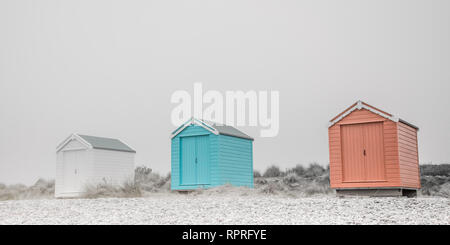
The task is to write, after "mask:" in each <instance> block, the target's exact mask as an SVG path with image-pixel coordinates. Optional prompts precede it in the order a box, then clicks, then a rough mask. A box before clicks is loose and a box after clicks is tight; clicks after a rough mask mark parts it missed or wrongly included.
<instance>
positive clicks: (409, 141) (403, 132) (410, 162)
mask: <svg viewBox="0 0 450 245" xmlns="http://www.w3.org/2000/svg"><path fill="white" fill-rule="evenodd" d="M398 142H399V143H398V144H399V153H398V155H399V162H400V176H401V179H402V185H403V186H405V187H411V188H420V172H419V171H420V170H419V156H418V150H417V149H418V146H417V130H416V129H414V128H412V127H411V126H408V125H406V124H404V123H402V122H399V123H398Z"/></svg>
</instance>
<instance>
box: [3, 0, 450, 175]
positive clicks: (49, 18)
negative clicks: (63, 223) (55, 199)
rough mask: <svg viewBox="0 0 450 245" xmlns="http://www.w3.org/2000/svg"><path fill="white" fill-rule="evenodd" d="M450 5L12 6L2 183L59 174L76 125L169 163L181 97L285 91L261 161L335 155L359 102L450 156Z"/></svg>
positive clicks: (7, 10) (413, 0) (425, 147)
mask: <svg viewBox="0 0 450 245" xmlns="http://www.w3.org/2000/svg"><path fill="white" fill-rule="evenodd" d="M449 68H450V1H447V0H442V1H434V0H423V1H417V0H404V1H398V0H386V1H384V0H377V1H364V0H354V1H334V0H330V1H322V0H312V1H298V0H295V1H294V0H292V1H284V0H281V1H280V0H279V1H261V0H254V1H245V0H244V1H243V0H239V1H230V0H228V1H209V0H203V1H195V0H193V1H148V0H145V1H144V0H142V1H133V0H132V1H111V0H104V1H92V0H90V1H57V0H55V1H43V0H41V1H31V0H30V1H22V0H3V1H1V2H0V182H6V183H16V182H22V183H26V184H31V183H32V182H34V181H35V180H36V179H37V178H38V177H39V176H42V177H47V178H53V176H54V169H55V147H56V145H57V144H58V143H60V141H62V140H63V139H64V138H65V137H67V136H68V135H69V134H70V133H72V132H78V133H82V134H91V135H96V136H106V137H117V138H120V139H123V140H124V141H125V142H127V143H128V144H130V145H131V146H133V147H134V148H135V149H136V151H137V155H136V163H137V164H145V165H148V166H150V167H152V168H153V169H155V171H158V172H160V173H166V172H168V171H169V169H170V145H169V144H170V139H169V135H170V132H171V131H172V130H173V129H174V126H172V125H171V122H170V112H171V110H172V108H174V106H175V105H173V104H170V96H171V94H172V92H174V91H175V90H178V89H184V90H188V91H190V92H191V93H192V92H193V91H192V90H193V83H194V82H202V83H203V89H204V90H211V89H213V90H219V91H225V90H244V91H247V90H271V89H273V90H279V91H280V132H279V135H278V137H276V138H259V137H256V136H258V133H259V129H258V128H243V131H244V132H246V133H248V134H250V135H252V136H255V143H254V166H255V169H259V170H263V169H265V168H266V167H267V166H268V165H270V164H272V163H275V164H278V165H279V166H281V167H282V168H286V167H292V166H294V165H295V164H297V163H302V164H307V163H309V162H311V161H318V162H320V163H321V164H327V163H328V142H327V139H328V138H327V122H328V120H329V119H331V118H332V117H333V116H335V115H336V114H337V113H339V112H340V111H341V110H343V109H345V108H346V107H347V106H349V105H350V104H352V103H353V102H355V101H356V100H358V99H362V100H364V101H366V102H368V103H369V104H372V105H374V106H377V107H379V108H381V109H383V110H386V111H388V112H390V113H393V114H395V115H396V116H399V117H401V118H403V119H405V120H407V121H410V122H411V123H414V124H416V125H418V126H419V127H420V128H421V130H420V132H419V151H420V153H419V154H420V156H419V157H420V160H421V162H422V163H423V162H431V161H432V162H433V163H441V162H448V161H450V151H449V145H450V130H449V126H450V111H449V106H450V96H449V93H450V69H449Z"/></svg>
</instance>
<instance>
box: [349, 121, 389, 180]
mask: <svg viewBox="0 0 450 245" xmlns="http://www.w3.org/2000/svg"><path fill="white" fill-rule="evenodd" d="M341 139H342V175H343V182H373V181H384V180H385V174H384V150H383V148H384V146H383V123H363V124H349V125H342V126H341Z"/></svg>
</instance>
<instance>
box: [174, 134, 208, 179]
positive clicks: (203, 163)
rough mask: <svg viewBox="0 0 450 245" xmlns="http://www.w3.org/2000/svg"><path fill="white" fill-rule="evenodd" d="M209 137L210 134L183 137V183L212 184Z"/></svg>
mask: <svg viewBox="0 0 450 245" xmlns="http://www.w3.org/2000/svg"><path fill="white" fill-rule="evenodd" d="M208 139H209V138H208V136H189V137H182V138H181V181H180V182H181V184H182V185H208V184H210V177H209V176H210V171H209V140H208Z"/></svg>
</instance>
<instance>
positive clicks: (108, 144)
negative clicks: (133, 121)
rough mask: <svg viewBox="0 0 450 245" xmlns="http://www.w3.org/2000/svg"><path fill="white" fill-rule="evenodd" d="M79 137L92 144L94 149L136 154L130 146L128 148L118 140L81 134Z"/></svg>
mask: <svg viewBox="0 0 450 245" xmlns="http://www.w3.org/2000/svg"><path fill="white" fill-rule="evenodd" d="M78 136H80V137H81V138H83V139H84V140H85V141H87V142H88V143H89V144H91V145H92V147H93V148H94V149H103V150H112V151H125V152H136V151H135V150H133V149H131V148H130V147H129V146H127V145H126V144H125V143H123V142H122V141H120V140H118V139H111V138H104V137H96V136H89V135H81V134H79V135H78Z"/></svg>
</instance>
